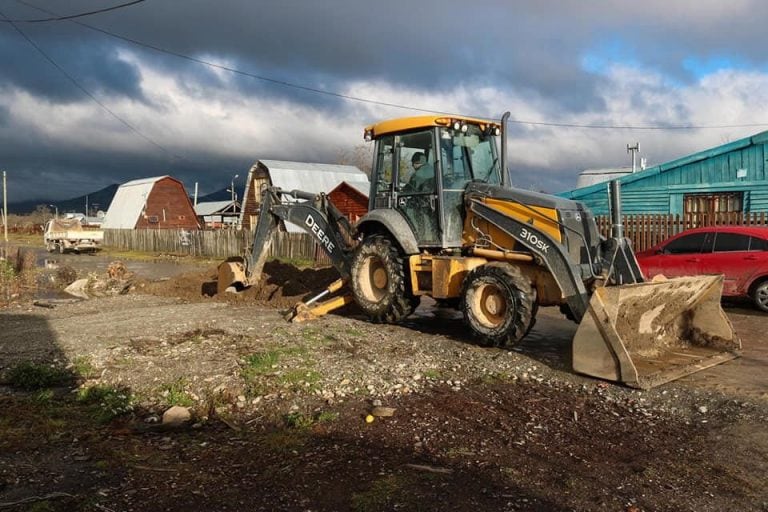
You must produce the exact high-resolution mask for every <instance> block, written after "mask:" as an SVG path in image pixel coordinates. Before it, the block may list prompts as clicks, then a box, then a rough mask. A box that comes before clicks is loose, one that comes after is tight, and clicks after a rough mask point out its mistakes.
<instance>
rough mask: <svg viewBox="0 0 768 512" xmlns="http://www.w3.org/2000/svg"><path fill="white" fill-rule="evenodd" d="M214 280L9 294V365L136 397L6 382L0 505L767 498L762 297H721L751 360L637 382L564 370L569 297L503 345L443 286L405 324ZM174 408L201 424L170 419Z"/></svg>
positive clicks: (3, 372) (510, 505) (205, 275)
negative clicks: (57, 294) (106, 413)
mask: <svg viewBox="0 0 768 512" xmlns="http://www.w3.org/2000/svg"><path fill="white" fill-rule="evenodd" d="M272 270H273V274H275V275H276V274H278V273H279V272H282V271H286V272H288V271H289V270H290V269H288V268H282V267H280V268H276V267H273V268H272ZM278 271H279V272H278ZM288 273H290V272H288ZM210 277H211V276H210V270H199V271H195V272H194V273H192V274H188V275H186V276H181V277H174V278H173V279H169V280H163V281H160V282H157V281H155V282H148V281H146V282H141V281H137V283H138V286H137V288H136V291H134V292H132V293H129V294H127V295H121V296H116V297H106V298H99V299H95V300H88V301H83V302H78V303H71V304H59V305H57V306H56V307H55V308H53V309H49V308H40V307H35V306H32V305H31V304H30V303H20V304H15V305H12V306H11V307H9V308H6V309H5V310H2V311H0V322H1V323H2V327H3V328H2V330H0V380H2V379H3V378H7V375H8V372H9V370H10V369H11V368H13V367H14V366H15V365H16V364H18V363H20V362H23V361H39V362H46V363H48V362H52V363H56V364H59V365H61V366H69V367H70V368H71V369H73V370H78V371H79V373H80V374H84V375H85V376H86V378H85V379H84V380H83V381H82V382H80V383H79V384H80V386H82V387H88V386H93V385H108V386H114V387H121V388H125V389H127V390H129V391H130V392H131V393H132V394H133V395H134V396H135V397H136V409H135V410H134V412H133V414H131V415H128V416H125V417H123V418H122V419H120V420H117V421H113V422H112V423H110V424H107V425H103V424H96V423H94V422H93V421H91V420H89V419H88V418H85V417H81V416H78V415H77V414H74V415H72V416H67V418H68V419H67V420H66V421H65V420H60V421H63V422H64V423H63V424H59V425H58V426H57V424H56V422H53V424H52V423H51V421H52V420H51V417H52V416H56V415H55V414H54V413H52V412H51V411H52V410H54V409H51V407H53V406H51V405H50V404H48V405H47V406H46V408H41V406H39V401H38V402H35V400H36V398H35V396H33V395H29V394H24V393H19V392H16V391H13V390H11V389H10V388H7V387H6V388H3V389H4V391H2V393H0V401H2V403H0V408H1V409H0V410H3V411H4V413H3V417H1V418H0V427H2V428H6V429H7V432H6V436H5V439H6V441H4V442H0V455H1V456H2V459H0V462H2V464H0V506H2V505H3V503H6V504H9V503H15V502H19V501H20V500H22V499H24V498H25V497H29V496H38V497H42V498H45V497H46V496H48V498H47V499H46V504H47V505H49V506H50V507H51V508H50V509H51V510H190V509H191V510H202V509H206V510H244V509H250V510H446V509H452V510H478V509H481V508H484V509H488V510H627V511H629V510H631V511H635V512H636V511H638V510H648V511H650V510H696V511H704V510H712V511H720V510H768V490H766V489H767V488H768V487H767V486H766V485H765V483H766V482H765V474H766V469H768V431H767V430H768V429H766V428H765V422H766V419H768V388H767V387H766V386H767V385H768V383H767V382H766V374H767V373H768V372H765V363H766V348H765V344H766V343H765V342H764V341H763V340H762V339H761V338H762V335H761V331H760V328H761V326H762V325H764V321H765V319H764V317H762V316H759V315H754V314H752V313H751V312H750V311H748V310H744V309H742V308H738V307H736V308H729V309H728V313H729V316H730V318H731V319H732V321H733V322H734V325H735V326H736V328H737V332H739V333H740V334H741V336H742V339H743V340H744V345H745V357H743V358H742V359H740V360H737V361H735V362H732V363H728V364H726V365H721V366H719V367H717V368H714V369H711V370H707V371H705V372H701V373H700V374H697V375H695V376H691V377H687V378H685V379H682V380H680V381H677V382H674V383H670V384H667V385H664V386H661V387H659V388H656V389H653V390H650V391H644V392H640V391H636V390H631V389H627V388H624V387H621V386H617V385H613V384H607V383H604V382H600V381H596V380H593V379H589V378H585V377H581V376H578V375H574V374H573V373H571V372H570V370H569V366H570V361H569V355H568V348H569V340H570V337H571V336H572V334H573V332H574V330H575V326H574V325H573V324H571V323H570V322H568V321H567V320H565V319H563V318H562V317H561V316H560V315H559V313H557V312H556V311H554V310H550V309H544V310H542V311H541V312H540V314H539V320H538V323H537V324H536V327H535V328H534V330H533V331H532V332H531V335H530V336H529V338H528V339H527V340H526V342H525V343H523V344H522V345H521V346H520V347H519V348H517V349H516V350H513V351H505V350H499V349H489V348H482V347H478V346H476V345H474V344H472V343H471V336H470V335H469V332H468V331H467V330H466V328H465V327H464V326H463V325H462V323H461V322H460V320H459V318H458V316H457V314H456V312H455V311H453V310H451V309H444V308H437V307H435V305H434V304H433V303H430V302H427V303H426V304H424V305H423V306H422V307H421V308H420V309H419V310H418V311H417V314H416V315H415V316H414V317H412V318H411V319H409V320H408V321H407V322H406V323H405V324H404V325H402V326H388V325H374V324H370V323H368V322H366V321H364V320H362V319H360V318H358V317H356V316H355V315H354V312H352V313H351V314H348V315H346V316H342V315H329V316H326V317H324V318H322V319H319V320H316V321H313V322H309V323H303V324H293V323H288V322H286V321H285V320H284V319H283V317H282V315H281V312H280V311H279V310H278V309H275V308H272V307H268V305H269V304H270V301H269V299H270V298H279V299H280V300H279V301H277V303H278V304H279V305H280V306H284V305H286V304H288V303H290V301H291V300H293V299H294V298H295V297H299V296H302V295H303V294H305V293H306V292H308V291H310V290H309V288H310V287H309V286H305V287H304V288H302V287H301V286H297V287H296V288H295V290H294V292H292V293H282V292H283V291H285V290H286V286H285V282H282V283H279V284H278V285H276V287H277V288H280V290H281V293H276V289H272V290H271V291H270V292H269V293H267V294H266V295H265V294H263V293H262V294H261V295H259V294H255V295H254V296H252V297H251V300H243V298H242V297H239V298H215V297H213V298H208V297H205V296H204V291H205V290H207V289H210V288H209V287H206V286H205V283H206V282H208V281H207V280H208V279H210ZM313 277H319V274H314V273H309V274H307V273H305V274H304V275H303V278H302V280H301V281H302V282H310V281H311V280H312V278H313ZM326 277H329V276H324V278H326ZM318 282H319V281H318ZM294 285H296V282H295V281H294ZM312 288H313V289H315V290H316V289H317V283H316V282H312ZM148 292H151V293H154V295H150V294H148ZM254 293H255V292H254ZM83 368H85V369H86V370H85V371H84V370H83ZM70 395H71V393H68V392H67V391H66V390H62V391H60V392H59V393H58V395H57V396H60V399H61V401H60V403H61V404H67V403H69V402H67V400H70V398H69V396H70ZM70 401H71V400H70ZM56 403H59V402H56ZM36 404H37V405H36ZM173 404H183V405H186V406H188V407H189V408H190V409H191V410H192V413H193V421H192V425H193V427H191V428H183V429H178V430H172V431H163V430H159V428H158V427H157V426H156V423H155V422H157V421H158V420H159V418H160V416H161V415H162V413H163V412H164V411H165V410H166V409H167V408H168V407H170V406H171V405H173ZM20 406H21V407H20ZM376 407H379V409H376V410H374V409H375V408H376ZM382 407H383V408H391V409H381V408H382ZM55 410H58V409H55ZM372 412H373V413H376V415H375V416H371V417H369V418H367V419H368V421H366V416H367V415H369V414H370V413H372ZM382 413H384V414H385V415H381V414H382ZM390 413H391V414H392V415H391V416H390V415H389V414H390ZM57 414H58V413H57ZM29 415H32V417H31V418H30V417H29ZM371 420H372V421H371ZM14 429H15V430H14ZM85 440H87V442H86V441H85ZM54 492H59V493H64V494H66V495H64V496H50V495H51V493H54ZM254 497H258V499H255V500H254ZM24 506H26V505H25V504H20V505H19V506H18V507H16V508H18V509H19V510H24V509H25V508H22V507H24Z"/></svg>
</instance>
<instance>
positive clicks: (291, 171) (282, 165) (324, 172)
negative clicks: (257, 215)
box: [259, 160, 370, 233]
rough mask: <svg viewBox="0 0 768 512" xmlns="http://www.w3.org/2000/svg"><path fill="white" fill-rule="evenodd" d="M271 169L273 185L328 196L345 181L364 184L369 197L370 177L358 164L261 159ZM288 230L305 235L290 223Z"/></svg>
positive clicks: (287, 226) (287, 224)
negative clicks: (356, 165) (322, 193)
mask: <svg viewBox="0 0 768 512" xmlns="http://www.w3.org/2000/svg"><path fill="white" fill-rule="evenodd" d="M259 162H260V163H261V164H262V165H264V166H265V167H266V168H267V169H268V170H269V178H270V180H271V181H272V185H273V186H275V187H280V188H281V189H283V190H288V191H290V190H302V191H304V192H310V193H312V194H319V193H321V192H324V193H326V194H327V193H328V192H330V191H331V190H333V189H334V188H336V187H337V186H338V185H339V184H340V183H341V182H342V181H346V182H347V183H349V184H350V185H352V186H354V184H356V183H358V184H364V185H363V186H364V187H365V195H366V196H367V195H368V189H369V188H370V187H369V181H368V176H366V175H365V173H364V172H363V171H361V170H360V169H358V168H357V167H355V166H354V165H334V164H313V163H306V162H287V161H281V160H259ZM285 228H286V230H287V231H289V232H291V233H304V230H303V229H301V228H300V227H298V226H294V225H293V224H291V223H288V222H286V223H285Z"/></svg>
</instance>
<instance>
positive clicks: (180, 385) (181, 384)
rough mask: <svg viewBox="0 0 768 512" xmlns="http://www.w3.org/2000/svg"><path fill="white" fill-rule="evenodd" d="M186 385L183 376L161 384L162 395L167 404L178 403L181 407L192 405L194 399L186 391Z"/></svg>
mask: <svg viewBox="0 0 768 512" xmlns="http://www.w3.org/2000/svg"><path fill="white" fill-rule="evenodd" d="M186 387H187V381H186V380H185V379H183V378H179V379H176V380H175V381H173V382H172V383H170V384H165V385H164V386H162V388H161V390H162V395H163V397H164V398H165V400H166V402H168V405H180V406H182V407H190V406H192V405H194V403H195V401H194V400H193V399H192V397H191V396H189V393H187V392H186V390H185V388H186Z"/></svg>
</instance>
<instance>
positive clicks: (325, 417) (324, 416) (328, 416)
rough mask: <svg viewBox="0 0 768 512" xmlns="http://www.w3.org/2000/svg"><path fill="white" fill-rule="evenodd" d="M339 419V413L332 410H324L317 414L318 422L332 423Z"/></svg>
mask: <svg viewBox="0 0 768 512" xmlns="http://www.w3.org/2000/svg"><path fill="white" fill-rule="evenodd" d="M337 419H339V413H337V412H331V411H323V412H321V413H320V414H318V415H317V422H318V423H331V422H332V421H336V420H337Z"/></svg>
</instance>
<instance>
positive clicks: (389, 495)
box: [352, 475, 406, 512]
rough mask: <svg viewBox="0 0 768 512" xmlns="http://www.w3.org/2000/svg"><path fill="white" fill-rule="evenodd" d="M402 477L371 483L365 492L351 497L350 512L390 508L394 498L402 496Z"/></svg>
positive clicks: (366, 511)
mask: <svg viewBox="0 0 768 512" xmlns="http://www.w3.org/2000/svg"><path fill="white" fill-rule="evenodd" d="M405 483H406V482H405V480H404V477H402V476H396V475H389V476H385V477H384V478H380V479H379V480H376V481H375V482H373V485H371V488H370V489H368V490H367V491H363V492H356V493H354V494H353V495H352V510H354V511H355V512H376V511H379V510H385V509H388V508H391V505H392V502H393V501H394V498H395V497H396V496H397V495H398V494H402V492H403V488H404V487H405Z"/></svg>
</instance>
